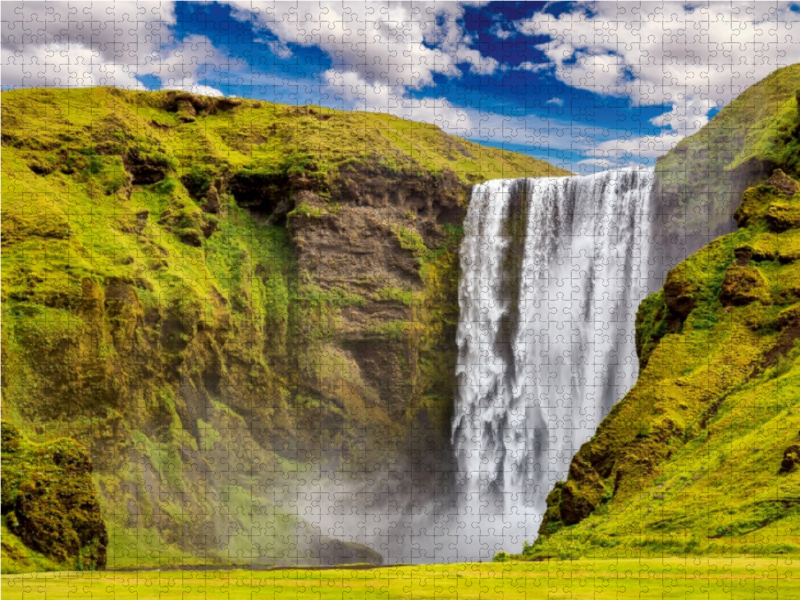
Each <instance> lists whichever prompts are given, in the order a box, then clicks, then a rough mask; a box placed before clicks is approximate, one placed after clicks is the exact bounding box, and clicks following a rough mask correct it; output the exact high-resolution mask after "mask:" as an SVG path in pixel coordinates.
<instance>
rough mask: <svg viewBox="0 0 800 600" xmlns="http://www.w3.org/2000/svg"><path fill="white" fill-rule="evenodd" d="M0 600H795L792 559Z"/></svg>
mask: <svg viewBox="0 0 800 600" xmlns="http://www.w3.org/2000/svg"><path fill="white" fill-rule="evenodd" d="M2 596H3V598H6V599H10V598H22V599H24V600H33V599H39V598H41V599H43V600H44V599H47V600H62V599H66V598H69V599H72V598H136V599H137V600H155V599H158V600H164V599H167V598H169V599H172V598H204V599H207V600H216V599H223V598H224V599H225V600H234V599H245V598H247V599H251V598H297V599H300V598H316V599H319V600H327V599H331V600H332V599H334V598H336V599H340V598H386V599H393V598H458V599H472V598H476V599H477V598H481V599H483V598H498V599H503V600H505V599H509V600H510V599H513V598H536V599H545V598H546V599H552V600H557V599H570V600H580V599H592V600H601V599H606V598H641V599H646V598H707V599H717V598H719V599H722V598H725V599H726V600H727V599H740V598H741V599H745V598H747V599H752V598H771V599H779V598H787V599H789V598H798V597H800V561H798V560H797V559H792V558H788V557H787V558H771V559H770V558H665V559H657V558H648V559H620V560H591V559H583V560H575V561H569V560H567V561H560V560H550V561H542V562H506V563H461V564H449V565H416V566H396V567H378V568H364V569H360V568H335V569H322V570H320V569H280V570H273V571H263V570H262V571H249V570H231V571H217V570H208V571H139V572H111V571H109V572H60V573H29V574H25V575H5V576H3V579H2Z"/></svg>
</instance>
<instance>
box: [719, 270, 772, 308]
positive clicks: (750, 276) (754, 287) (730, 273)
mask: <svg viewBox="0 0 800 600" xmlns="http://www.w3.org/2000/svg"><path fill="white" fill-rule="evenodd" d="M767 297H768V290H767V283H766V281H764V277H763V276H762V275H761V273H760V272H759V270H758V269H757V268H756V267H751V266H741V265H737V264H733V265H731V266H730V267H728V270H727V271H725V279H723V280H722V293H721V294H720V300H721V301H722V304H723V306H745V305H747V304H750V303H751V302H755V301H756V300H765V299H766V298H767Z"/></svg>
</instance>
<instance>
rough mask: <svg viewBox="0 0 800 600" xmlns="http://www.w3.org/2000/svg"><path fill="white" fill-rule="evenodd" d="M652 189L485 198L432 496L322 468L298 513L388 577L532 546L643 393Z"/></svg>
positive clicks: (472, 233) (483, 189) (617, 182)
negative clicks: (546, 516) (589, 454)
mask: <svg viewBox="0 0 800 600" xmlns="http://www.w3.org/2000/svg"><path fill="white" fill-rule="evenodd" d="M652 184H653V171H652V170H647V169H625V170H618V171H606V172H603V173H598V174H596V175H590V176H582V177H558V178H543V179H514V180H512V179H508V180H494V181H489V182H486V183H484V184H481V185H476V186H475V187H474V188H473V192H472V199H471V202H470V206H469V209H468V213H467V217H466V221H465V223H464V238H463V241H462V245H461V250H460V260H461V280H460V282H459V309H460V317H459V324H458V332H457V339H456V342H457V347H458V351H459V354H458V361H457V369H456V370H457V378H458V389H457V390H456V394H455V395H456V397H455V411H454V416H453V424H452V426H453V429H452V446H453V449H454V452H455V456H452V455H448V457H447V459H446V461H442V464H441V472H440V473H439V477H438V480H436V481H435V482H434V483H433V484H432V485H427V486H426V485H422V486H419V485H417V484H416V483H415V473H414V469H413V465H412V466H410V467H409V466H408V465H407V466H405V467H402V466H400V465H398V468H397V469H396V470H394V471H392V472H389V471H387V472H385V473H371V474H369V476H368V477H366V478H364V477H347V476H344V474H343V473H339V472H335V473H334V472H331V473H327V472H325V471H324V469H323V470H322V471H320V472H319V473H318V474H316V476H314V477H312V478H311V479H312V480H313V481H314V485H313V489H310V488H309V487H308V486H300V488H301V489H299V491H300V492H301V493H300V494H298V495H297V496H296V497H295V499H294V500H293V501H292V504H294V505H295V506H297V507H298V509H301V510H300V511H299V512H300V514H302V515H303V516H304V518H306V519H307V520H309V521H311V522H313V523H314V524H315V525H317V526H318V527H319V528H320V530H321V531H322V532H324V533H325V534H326V535H329V536H331V537H335V538H337V539H344V540H347V541H352V542H358V543H362V544H366V545H368V546H369V547H371V548H373V549H374V550H377V551H379V552H380V553H381V554H382V555H383V557H384V562H385V563H390V564H391V563H432V562H464V561H488V560H491V559H492V558H493V557H494V555H495V554H496V553H497V552H499V551H501V550H505V551H508V552H513V553H517V552H521V551H522V546H523V542H525V541H528V542H532V541H533V540H535V539H536V536H537V533H538V529H539V524H540V522H541V517H542V515H543V513H544V511H545V507H546V504H545V499H546V497H547V494H548V492H549V491H550V490H551V489H552V487H553V486H554V485H555V483H556V482H557V481H559V480H563V479H565V478H566V476H567V470H568V468H569V464H570V461H571V459H572V457H573V455H574V454H575V452H576V451H577V450H578V449H579V448H580V446H581V444H583V443H584V442H585V441H587V440H588V439H589V438H591V436H592V435H593V433H594V431H595V429H596V428H597V426H598V424H599V423H600V421H601V420H602V419H603V417H604V416H605V415H606V414H607V413H608V411H609V410H610V409H611V408H612V406H613V405H614V404H615V403H616V402H617V401H618V400H619V399H620V398H622V396H624V395H625V393H626V392H627V391H628V390H629V389H630V387H631V386H632V385H633V384H634V382H635V381H636V377H637V373H638V359H637V356H636V349H635V340H634V337H635V329H634V325H635V318H636V310H637V308H638V306H639V303H640V302H641V301H642V300H643V299H644V298H645V296H646V295H647V293H648V290H647V288H648V287H653V285H652V281H653V277H652V273H651V269H650V268H649V259H650V256H649V255H650V253H651V250H650V244H649V240H648V234H649V233H650V224H649V220H648V215H647V212H648V210H649V208H650V204H649V195H650V192H651V188H652ZM656 279H658V278H656ZM648 281H649V282H650V283H648ZM659 283H660V282H659ZM404 469H406V470H404ZM429 483H430V482H429ZM293 496H294V494H293ZM303 498H305V501H304V500H303Z"/></svg>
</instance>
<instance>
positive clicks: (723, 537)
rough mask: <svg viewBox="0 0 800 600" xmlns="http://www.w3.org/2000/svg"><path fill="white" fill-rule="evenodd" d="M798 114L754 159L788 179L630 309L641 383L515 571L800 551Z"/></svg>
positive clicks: (560, 486) (784, 117) (745, 205)
mask: <svg viewBox="0 0 800 600" xmlns="http://www.w3.org/2000/svg"><path fill="white" fill-rule="evenodd" d="M767 81H768V80H767ZM798 101H800V93H797V94H796V95H795V94H792V95H791V98H790V99H789V100H787V101H786V102H781V103H779V104H780V106H781V110H780V112H779V114H778V115H777V117H778V120H777V121H775V123H779V124H780V126H778V127H777V128H772V130H771V131H772V135H771V136H768V137H765V138H764V139H763V140H762V141H761V142H760V143H759V144H755V145H753V148H754V152H756V151H757V152H761V153H762V155H764V156H766V154H765V153H766V150H765V148H767V149H769V153H770V154H769V155H770V156H772V157H773V158H775V160H774V161H773V162H771V163H770V164H771V165H773V166H781V167H782V168H784V169H786V170H787V172H788V173H784V171H783V170H781V169H777V168H776V169H774V170H773V171H772V173H771V174H770V175H769V177H768V178H766V177H764V178H762V180H761V181H760V182H759V183H757V184H756V185H754V186H752V187H750V188H748V189H746V190H745V191H744V193H743V195H742V198H741V203H740V204H739V206H738V208H737V209H736V210H735V212H734V218H735V221H736V225H737V227H738V228H737V230H736V231H735V232H733V233H730V234H728V235H724V236H722V237H720V238H718V239H716V240H714V241H713V242H711V243H710V244H708V245H706V246H705V247H703V248H702V249H701V250H699V251H698V252H696V253H694V254H693V255H691V256H690V257H689V258H688V259H686V260H685V261H683V262H681V263H680V264H679V265H677V266H676V267H675V268H673V269H672V270H670V271H669V273H668V275H667V277H666V282H665V284H664V287H663V289H662V290H661V291H659V292H658V293H656V294H653V295H651V296H650V297H648V298H647V299H646V300H645V301H644V302H643V304H642V305H641V307H640V308H639V312H638V314H637V320H636V345H637V351H638V354H639V361H640V374H639V378H638V381H637V383H636V384H635V385H634V387H633V388H632V389H631V390H630V392H629V393H628V394H627V395H626V396H625V398H623V399H622V400H621V401H620V402H619V403H618V404H617V405H616V406H615V407H614V409H613V410H612V411H611V412H610V414H609V415H608V416H607V417H606V418H605V419H604V420H603V422H602V423H601V425H600V427H599V428H598V430H597V433H596V434H595V436H594V437H593V438H592V440H590V441H589V442H587V443H586V444H585V445H583V446H582V447H581V449H580V451H579V452H578V453H577V454H576V455H575V457H574V458H573V460H572V463H571V464H570V468H569V476H568V478H567V480H566V482H559V483H557V484H556V486H555V488H554V489H553V490H552V492H551V493H550V494H549V496H548V499H547V512H546V514H545V516H544V519H543V522H542V524H541V527H540V530H539V537H538V539H537V540H536V542H535V543H534V544H532V545H526V547H525V549H524V552H523V554H522V557H523V558H527V559H543V558H545V557H553V556H557V557H578V556H581V557H608V558H610V557H623V556H628V557H636V556H648V555H649V556H663V555H669V556H676V555H681V556H682V555H712V556H732V555H760V556H772V555H780V554H787V553H790V554H797V553H800V341H798V340H800V181H799V180H800V172H798V167H799V166H800V163H799V162H798V150H800V113H799V111H798ZM720 114H722V113H720ZM773 117H775V115H774V114H773ZM691 143H693V142H692V141H691V140H690V141H689V142H687V145H691ZM754 156H756V155H755V154H754ZM669 160H671V158H670V157H668V159H667V161H666V162H668V161H669ZM764 179H766V180H764Z"/></svg>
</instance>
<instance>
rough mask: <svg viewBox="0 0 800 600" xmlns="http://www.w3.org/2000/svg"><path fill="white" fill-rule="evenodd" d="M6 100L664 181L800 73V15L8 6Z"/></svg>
mask: <svg viewBox="0 0 800 600" xmlns="http://www.w3.org/2000/svg"><path fill="white" fill-rule="evenodd" d="M2 21H3V23H2V32H3V39H2V52H3V54H2V65H3V71H2V85H3V87H4V88H6V89H7V88H10V87H30V86H41V85H58V86H82V85H118V86H121V87H128V88H135V89H151V90H154V89H165V88H167V89H187V90H190V91H194V92H196V93H205V94H225V95H235V96H242V97H250V98H259V99H265V100H270V101H274V102H281V103H287V104H306V103H311V104H320V105H323V106H328V107H331V108H338V109H345V110H370V111H383V112H389V113H392V114H395V115H398V116H402V117H405V118H411V119H415V120H420V121H426V122H432V123H436V124H437V125H439V126H440V127H441V128H442V129H444V130H445V131H447V132H449V133H453V134H455V135H460V136H462V137H466V138H469V139H472V140H475V141H479V142H482V143H486V144H490V145H494V146H503V147H506V148H509V149H513V150H517V151H520V152H526V153H530V154H532V155H534V156H537V157H541V158H544V159H546V160H549V161H550V162H553V163H557V164H560V165H562V166H565V167H567V168H569V169H571V170H573V171H576V172H592V171H594V170H597V169H605V168H609V167H615V166H624V165H630V164H637V163H638V164H652V163H653V161H654V160H655V158H656V157H657V156H658V155H660V154H663V153H664V152H666V151H668V150H669V149H670V148H671V147H672V146H673V145H674V144H675V143H676V142H677V141H679V140H680V139H681V138H682V137H684V136H685V135H689V134H691V133H693V132H694V131H696V130H697V129H699V128H700V127H701V126H702V125H703V124H705V123H706V122H707V120H708V118H709V117H711V116H713V115H714V114H715V113H716V112H717V111H718V110H719V108H720V107H721V106H724V105H725V104H727V103H728V102H730V100H731V99H732V98H734V97H736V96H737V95H738V94H739V93H741V91H743V90H744V89H745V88H747V87H748V86H749V85H752V84H753V83H755V82H756V81H758V80H760V79H762V78H763V77H765V76H766V75H768V74H769V73H770V72H772V71H773V70H775V69H777V68H779V67H781V66H784V65H787V64H792V63H794V62H800V52H798V50H797V48H800V39H798V41H797V43H794V44H793V43H792V42H793V39H794V38H795V37H800V22H799V21H800V8H798V5H797V4H796V3H791V2H789V3H775V2H763V3H753V2H749V3H731V2H725V3H681V2H675V3H672V2H654V3H641V4H635V3H613V2H603V3H543V2H527V3H521V2H489V3H486V2H461V3H459V2H391V3H388V2H374V3H369V4H356V3H347V2H307V3H306V2H251V1H248V0H245V1H232V2H225V3H218V2H211V3H207V2H179V3H174V2H161V3H153V2H149V3H146V2H117V3H115V4H111V3H103V2H91V3H89V2H55V3H51V2H46V3H29V2H25V3H18V4H15V3H3V5H2Z"/></svg>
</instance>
